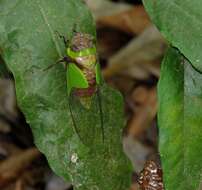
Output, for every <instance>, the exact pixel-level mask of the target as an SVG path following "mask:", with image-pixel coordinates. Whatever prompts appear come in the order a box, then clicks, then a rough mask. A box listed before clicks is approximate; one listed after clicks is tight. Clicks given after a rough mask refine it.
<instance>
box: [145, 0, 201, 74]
mask: <svg viewBox="0 0 202 190" xmlns="http://www.w3.org/2000/svg"><path fill="white" fill-rule="evenodd" d="M143 1H144V5H145V8H146V10H147V11H148V13H149V15H150V17H151V19H152V21H153V22H154V23H155V24H156V26H157V27H158V28H159V30H160V31H161V33H162V34H163V35H164V36H165V37H166V39H167V40H168V41H169V42H170V43H171V44H172V45H173V46H174V47H177V48H178V49H179V50H180V51H181V53H182V54H183V55H185V57H186V58H187V59H188V60H189V61H190V62H191V63H192V64H193V65H194V67H196V68H197V69H198V70H200V71H202V54H201V47H202V38H201V31H202V3H201V1H199V0H192V1H190V0H169V1H168V0H167V1H166V0H143Z"/></svg>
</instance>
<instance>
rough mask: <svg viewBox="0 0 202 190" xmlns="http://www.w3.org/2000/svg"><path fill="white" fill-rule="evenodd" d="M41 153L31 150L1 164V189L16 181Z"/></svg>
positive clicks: (34, 149)
mask: <svg viewBox="0 0 202 190" xmlns="http://www.w3.org/2000/svg"><path fill="white" fill-rule="evenodd" d="M40 155H41V153H40V152H39V151H38V150H37V149H36V148H31V149H29V150H26V151H24V152H22V153H19V154H17V155H14V156H11V157H10V158H8V159H7V160H5V161H3V162H1V163H0V188H2V187H3V186H5V185H7V184H8V183H10V182H12V181H14V180H15V179H16V178H17V177H19V175H20V174H22V172H23V170H25V169H26V168H27V167H28V166H29V165H30V164H31V162H32V161H33V160H35V159H36V158H38V157H39V156H40Z"/></svg>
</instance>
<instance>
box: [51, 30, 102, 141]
mask: <svg viewBox="0 0 202 190" xmlns="http://www.w3.org/2000/svg"><path fill="white" fill-rule="evenodd" d="M58 34H59V33H58ZM59 37H60V38H62V39H63V42H64V43H65V46H66V55H65V56H64V57H63V58H61V59H60V60H59V61H58V62H57V63H65V65H66V79H67V95H68V102H69V109H70V113H71V117H72V122H73V125H74V128H75V131H76V133H77V134H78V136H79V138H80V139H81V140H82V142H84V144H86V143H85V142H86V139H88V137H87V136H89V135H91V136H92V135H94V133H95V132H94V131H92V132H91V133H90V130H92V129H91V128H94V127H95V125H96V123H94V124H92V126H89V128H90V129H89V131H88V134H86V133H84V132H82V129H81V127H79V126H80V125H83V123H80V124H79V123H78V122H79V117H86V116H87V114H88V115H89V117H91V116H90V115H92V114H95V113H96V114H97V113H99V119H97V118H95V119H94V121H96V122H98V120H99V126H100V129H101V134H102V139H103V141H104V129H103V113H102V103H101V95H100V86H101V71H100V66H99V63H98V58H97V50H96V45H95V40H94V38H93V36H92V35H90V34H87V33H81V32H76V31H74V34H73V37H72V39H71V40H67V39H66V38H65V37H64V36H62V35H60V34H59ZM57 63H56V64H57ZM54 65H55V64H54ZM51 66H52V65H51ZM51 66H50V67H51ZM79 103H80V105H82V108H81V106H80V105H79ZM95 104H96V106H95ZM82 110H83V111H82ZM81 112H82V114H79V113H81ZM88 112H89V113H88ZM97 115H98V114H97ZM77 118H78V119H77ZM83 131H84V130H83Z"/></svg>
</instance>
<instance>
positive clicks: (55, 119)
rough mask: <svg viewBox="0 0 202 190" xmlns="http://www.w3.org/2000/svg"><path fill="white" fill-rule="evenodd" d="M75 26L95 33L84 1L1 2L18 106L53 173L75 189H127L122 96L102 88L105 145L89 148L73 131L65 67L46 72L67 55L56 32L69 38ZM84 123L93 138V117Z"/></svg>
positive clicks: (2, 36)
mask: <svg viewBox="0 0 202 190" xmlns="http://www.w3.org/2000/svg"><path fill="white" fill-rule="evenodd" d="M75 24H76V26H77V30H78V31H81V32H86V33H90V34H92V35H95V25H94V22H93V20H92V17H91V14H90V13H89V11H88V9H87V8H86V7H85V5H84V3H83V1H80V0H57V1H56V0H34V1H33V0H12V1H8V0H0V47H1V50H2V56H3V58H4V60H5V62H6V64H7V66H8V67H9V69H10V70H11V72H12V73H13V75H14V78H15V83H16V92H17V100H18V104H19V106H20V108H21V109H22V111H23V113H24V114H25V116H26V120H27V122H28V123H29V124H30V126H31V127H32V131H33V134H34V137H35V143H36V145H37V146H38V148H39V149H40V150H41V151H42V152H43V153H44V154H45V155H46V156H47V159H48V161H49V163H50V165H51V167H52V168H53V170H54V171H55V172H56V173H57V174H58V175H60V176H63V177H64V178H65V179H66V180H71V182H72V183H73V184H74V186H75V188H74V189H82V190H86V189H95V190H96V189H100V190H103V189H104V190H106V189H110V190H123V189H127V187H128V186H129V183H130V175H131V167H130V164H129V163H128V160H127V159H126V158H125V156H124V154H123V151H122V145H121V130H122V126H123V119H122V118H123V112H122V109H123V105H122V98H121V96H120V94H119V93H117V92H116V91H114V90H112V89H111V88H109V87H107V86H106V85H103V86H102V88H101V96H102V103H103V114H104V129H105V141H104V143H103V142H102V141H101V140H100V138H98V139H96V140H95V141H92V142H94V143H92V144H91V145H90V146H86V145H84V144H83V143H82V142H81V141H80V139H79V138H78V135H77V134H76V133H75V131H74V129H73V125H72V119H71V115H70V113H69V107H68V103H67V102H68V99H67V89H66V78H65V77H66V74H65V69H64V67H63V65H57V66H56V67H54V68H52V69H50V70H48V71H46V72H45V71H44V68H47V67H48V66H49V65H51V64H54V63H55V62H56V61H57V60H58V59H59V58H61V56H62V55H64V52H65V47H64V45H63V43H62V41H61V40H60V39H58V37H57V35H56V34H55V31H58V32H59V33H61V34H63V35H65V36H69V37H70V36H72V28H73V26H74V25H75ZM95 114H96V113H95ZM78 115H79V114H78ZM87 119H88V120H87ZM79 120H80V123H83V125H82V126H79V127H81V128H82V130H81V131H82V133H85V134H86V138H88V139H91V138H92V137H91V136H90V135H88V134H89V133H88V131H90V130H91V128H90V127H96V126H91V122H95V118H94V115H92V117H91V118H89V117H88V118H86V117H80V118H79Z"/></svg>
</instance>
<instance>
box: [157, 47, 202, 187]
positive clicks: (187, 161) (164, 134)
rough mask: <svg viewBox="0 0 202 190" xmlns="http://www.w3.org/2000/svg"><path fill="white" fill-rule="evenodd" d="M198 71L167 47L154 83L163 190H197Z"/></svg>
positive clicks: (201, 141)
mask: <svg viewBox="0 0 202 190" xmlns="http://www.w3.org/2000/svg"><path fill="white" fill-rule="evenodd" d="M201 81H202V73H199V72H198V71H197V70H195V69H194V68H193V67H192V66H191V64H190V63H189V62H188V61H187V60H186V59H185V58H184V57H183V56H182V55H181V54H180V53H179V51H178V50H176V49H174V48H170V49H169V50H168V52H167V54H166V56H165V58H164V61H163V65H162V69H161V79H160V82H159V85H158V96H159V113H158V122H159V127H160V153H161V158H162V164H163V171H164V182H165V185H166V190H173V189H177V190H199V189H200V187H199V186H200V181H201V180H202V179H201V176H202V157H201V155H202V148H201V147H202V130H201V124H202V109H201V108H202V83H201Z"/></svg>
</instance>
